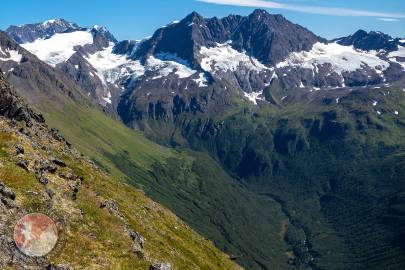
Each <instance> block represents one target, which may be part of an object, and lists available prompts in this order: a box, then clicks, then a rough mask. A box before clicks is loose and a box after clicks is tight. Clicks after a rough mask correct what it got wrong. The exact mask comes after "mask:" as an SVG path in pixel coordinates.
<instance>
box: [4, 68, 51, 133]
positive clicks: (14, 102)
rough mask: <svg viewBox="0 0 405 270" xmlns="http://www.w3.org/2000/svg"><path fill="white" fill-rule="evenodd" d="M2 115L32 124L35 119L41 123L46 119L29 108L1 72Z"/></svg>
mask: <svg viewBox="0 0 405 270" xmlns="http://www.w3.org/2000/svg"><path fill="white" fill-rule="evenodd" d="M0 115H3V116H6V117H8V118H11V119H15V120H17V121H25V122H26V123H27V125H30V124H31V122H32V121H33V120H34V121H37V122H40V123H43V122H44V121H45V120H44V118H43V116H42V115H40V114H37V113H35V112H33V111H32V110H31V109H29V108H28V107H27V106H26V105H25V104H24V102H23V101H22V99H21V98H20V97H18V96H17V95H16V94H15V93H14V92H13V91H12V90H11V87H10V85H9V84H8V83H6V81H5V79H4V77H3V75H2V74H0Z"/></svg>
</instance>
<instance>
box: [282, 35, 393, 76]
mask: <svg viewBox="0 0 405 270" xmlns="http://www.w3.org/2000/svg"><path fill="white" fill-rule="evenodd" d="M323 64H331V65H332V68H333V70H334V71H336V72H337V73H340V74H341V73H342V72H344V71H355V70H357V69H360V68H362V67H363V66H364V65H367V66H369V67H372V68H375V69H376V70H377V71H379V72H381V70H385V69H387V68H388V67H389V63H388V62H387V61H384V60H382V59H380V58H378V57H377V56H376V54H375V53H372V52H364V51H359V50H356V49H354V48H353V46H342V45H339V44H337V43H329V44H324V43H321V42H318V43H315V44H314V45H313V47H312V49H311V50H310V51H308V52H307V51H301V52H293V53H291V54H290V55H289V56H288V57H287V59H286V60H285V61H283V62H280V63H278V64H277V68H281V67H287V66H300V67H303V68H308V69H312V70H314V69H315V68H316V65H323Z"/></svg>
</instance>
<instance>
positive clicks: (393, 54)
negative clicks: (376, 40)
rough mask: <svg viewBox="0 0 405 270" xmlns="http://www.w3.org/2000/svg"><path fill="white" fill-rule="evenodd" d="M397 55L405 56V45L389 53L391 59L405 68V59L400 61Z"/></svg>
mask: <svg viewBox="0 0 405 270" xmlns="http://www.w3.org/2000/svg"><path fill="white" fill-rule="evenodd" d="M397 57H403V58H405V47H404V46H398V50H396V51H393V52H390V53H389V54H388V58H389V59H390V61H392V62H395V63H398V64H400V65H401V66H402V68H403V69H405V61H404V62H400V61H398V60H397Z"/></svg>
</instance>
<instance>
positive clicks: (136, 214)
mask: <svg viewBox="0 0 405 270" xmlns="http://www.w3.org/2000/svg"><path fill="white" fill-rule="evenodd" d="M18 129H19V126H17V127H13V126H12V125H10V122H9V121H7V120H4V119H2V118H0V149H1V155H0V167H1V170H0V180H1V182H2V184H5V185H6V186H7V187H9V188H11V189H12V191H13V192H15V194H16V199H15V205H14V203H11V202H9V200H8V199H7V198H2V201H1V202H0V216H1V218H2V225H3V227H2V237H6V239H8V238H10V239H11V238H12V233H13V231H12V229H13V227H14V226H13V225H14V224H15V222H16V221H17V220H18V218H19V217H21V215H22V214H23V213H32V212H40V213H45V214H48V215H50V216H51V217H52V218H53V219H54V220H55V221H56V222H57V224H58V228H59V241H58V243H57V246H56V248H55V249H54V250H53V251H52V252H51V253H50V254H49V255H47V256H46V257H45V258H42V260H33V259H31V258H26V257H25V256H23V255H19V256H17V257H15V258H12V257H9V256H8V252H17V251H13V250H4V249H3V248H4V246H3V244H4V242H2V241H3V239H2V241H1V243H0V253H1V254H0V259H1V260H0V268H1V267H5V269H22V268H23V267H24V268H25V267H30V269H48V268H49V267H51V266H50V265H54V266H53V267H56V266H55V265H61V266H62V265H63V266H65V267H67V266H69V267H73V268H74V269H145V270H146V269H150V265H151V264H153V263H155V262H165V263H170V265H171V266H172V267H173V269H207V270H208V269H239V266H237V265H236V264H234V263H233V262H231V261H230V260H229V258H228V256H227V255H225V254H223V253H222V252H221V251H220V250H218V249H217V248H215V247H214V245H213V244H212V243H211V242H210V241H208V240H206V239H204V238H202V237H201V236H200V235H198V234H197V233H195V232H194V231H193V230H192V229H191V228H190V227H189V226H187V225H186V224H185V223H184V222H182V221H181V220H180V219H179V218H178V217H176V216H175V215H173V214H172V213H171V212H170V211H168V210H167V209H166V208H164V207H162V206H160V205H159V204H157V203H155V202H153V201H152V200H150V199H149V198H147V197H146V196H145V195H144V194H143V193H141V192H139V191H137V190H136V189H134V188H133V187H131V186H130V185H125V184H124V183H123V182H121V181H119V180H117V179H114V178H113V177H111V176H108V175H106V174H105V173H104V172H102V171H99V170H97V169H96V168H94V167H93V166H92V165H91V163H89V162H88V161H87V160H86V158H80V157H79V156H78V154H77V152H74V151H73V152H70V151H69V150H67V148H66V147H65V146H64V144H63V143H61V142H58V141H57V140H55V139H53V137H52V136H51V135H48V134H46V133H45V132H44V131H43V129H36V130H34V129H28V132H30V133H31V132H32V133H31V134H32V135H29V136H22V135H21V133H19V132H18ZM26 132H27V131H26ZM34 133H35V135H33V134H34ZM15 145H18V146H19V148H20V149H24V152H23V153H22V154H18V155H16V153H15ZM52 158H58V159H60V160H62V161H63V162H64V164H65V165H63V166H61V167H58V168H57V171H56V172H46V171H45V172H44V173H43V174H44V175H43V177H46V179H47V184H46V185H43V184H41V183H40V182H39V181H38V174H37V173H36V172H35V171H36V168H37V167H38V164H39V163H42V162H48V161H49V160H52ZM18 160H24V161H25V162H26V164H27V169H26V170H25V169H24V168H21V167H20V166H17V163H18ZM79 179H80V180H79ZM0 196H1V195H0ZM7 200H8V201H7ZM3 203H5V207H6V209H7V208H8V209H7V210H5V209H4V206H3ZM103 204H104V205H106V206H105V207H101V205H103ZM17 207H18V208H17ZM3 210H5V212H3ZM3 222H5V223H3ZM130 231H136V232H137V234H139V235H141V236H142V237H144V239H145V240H144V244H143V248H140V247H138V248H136V249H134V244H133V242H135V241H134V240H133V239H131V234H130V233H129V232H130ZM3 233H4V235H3ZM137 245H138V243H137ZM4 262H5V263H7V264H6V265H3V263H4ZM47 267H48V268H47Z"/></svg>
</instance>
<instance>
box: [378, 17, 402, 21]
mask: <svg viewBox="0 0 405 270" xmlns="http://www.w3.org/2000/svg"><path fill="white" fill-rule="evenodd" d="M377 20H379V21H384V22H399V21H400V19H397V18H377Z"/></svg>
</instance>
